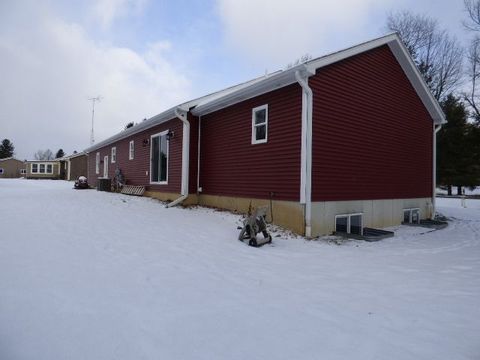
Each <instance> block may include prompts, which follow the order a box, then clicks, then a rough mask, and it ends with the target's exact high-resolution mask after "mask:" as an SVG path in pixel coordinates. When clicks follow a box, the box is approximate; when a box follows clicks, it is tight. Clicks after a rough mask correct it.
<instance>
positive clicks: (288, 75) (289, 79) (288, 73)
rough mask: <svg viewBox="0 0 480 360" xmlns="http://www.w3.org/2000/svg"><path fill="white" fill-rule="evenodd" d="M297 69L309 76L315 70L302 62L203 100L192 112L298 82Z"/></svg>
mask: <svg viewBox="0 0 480 360" xmlns="http://www.w3.org/2000/svg"><path fill="white" fill-rule="evenodd" d="M295 71H300V72H301V73H304V74H305V75H306V76H307V77H308V76H311V75H313V74H314V72H311V71H310V70H309V69H308V68H307V67H306V66H305V64H300V65H297V66H295V67H292V68H290V69H288V70H285V71H282V72H279V73H275V74H274V75H271V76H267V77H264V78H262V79H259V81H256V82H254V83H253V84H252V83H251V84H248V85H247V86H244V87H240V88H236V89H235V91H232V92H228V93H226V94H222V96H219V97H217V98H214V99H211V100H210V101H206V102H203V103H201V104H199V105H198V106H197V107H195V108H194V109H192V114H193V115H195V116H202V115H206V114H209V113H212V112H214V111H217V110H220V109H223V108H225V107H227V106H231V105H234V104H237V103H239V102H242V101H244V100H247V99H251V98H253V97H256V96H259V95H262V94H265V93H268V92H271V91H274V90H276V89H279V88H282V87H285V86H288V85H291V84H293V83H296V82H297V80H296V79H295Z"/></svg>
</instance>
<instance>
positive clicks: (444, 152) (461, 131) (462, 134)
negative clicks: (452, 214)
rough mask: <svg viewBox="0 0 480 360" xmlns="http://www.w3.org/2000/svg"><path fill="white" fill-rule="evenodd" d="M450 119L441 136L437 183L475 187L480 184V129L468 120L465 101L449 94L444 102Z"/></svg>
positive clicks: (439, 137) (449, 190)
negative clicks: (479, 160) (479, 159)
mask: <svg viewBox="0 0 480 360" xmlns="http://www.w3.org/2000/svg"><path fill="white" fill-rule="evenodd" d="M441 105H442V108H443V112H444V113H445V116H446V118H447V121H448V122H447V124H445V125H444V126H443V127H442V129H441V130H440V131H439V132H438V135H437V180H438V183H439V184H441V185H446V186H448V193H449V194H451V187H452V185H453V186H457V189H458V190H457V192H458V193H459V194H460V193H461V188H462V186H469V187H475V186H476V185H478V184H480V167H479V162H478V155H479V153H480V145H479V140H480V129H479V128H478V127H477V126H476V125H474V124H471V123H469V122H468V121H467V118H468V112H467V110H466V109H465V105H464V104H463V102H462V101H461V100H460V99H459V98H456V97H455V96H454V95H452V94H449V95H448V96H447V97H446V98H445V100H444V101H442V103H441Z"/></svg>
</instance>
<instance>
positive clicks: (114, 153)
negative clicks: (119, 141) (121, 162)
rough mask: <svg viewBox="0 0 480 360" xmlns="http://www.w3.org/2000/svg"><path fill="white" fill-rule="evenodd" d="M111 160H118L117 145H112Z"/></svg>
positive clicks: (113, 161) (114, 161)
mask: <svg viewBox="0 0 480 360" xmlns="http://www.w3.org/2000/svg"><path fill="white" fill-rule="evenodd" d="M111 161H112V164H114V163H116V162H117V148H116V147H112V156H111Z"/></svg>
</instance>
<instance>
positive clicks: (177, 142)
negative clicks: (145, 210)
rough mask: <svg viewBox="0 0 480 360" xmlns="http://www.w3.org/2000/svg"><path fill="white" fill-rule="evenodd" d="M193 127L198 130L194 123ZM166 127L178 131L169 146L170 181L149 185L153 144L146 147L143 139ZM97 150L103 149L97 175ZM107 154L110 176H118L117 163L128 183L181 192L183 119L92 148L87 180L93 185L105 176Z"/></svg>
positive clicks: (173, 120) (152, 188)
mask: <svg viewBox="0 0 480 360" xmlns="http://www.w3.org/2000/svg"><path fill="white" fill-rule="evenodd" d="M192 128H193V131H194V132H195V133H196V131H197V130H196V128H195V126H193V127H192ZM165 130H171V131H174V133H175V135H174V137H173V139H171V140H170V143H169V149H168V156H169V159H168V184H167V185H150V144H148V145H147V146H143V140H144V139H149V140H150V136H151V135H153V134H156V133H159V132H162V131H165ZM195 136H196V135H195ZM195 136H194V137H195ZM130 140H134V141H135V157H134V159H133V160H129V159H128V154H129V143H130ZM195 144H196V142H195ZM113 146H116V147H117V162H116V163H115V164H112V163H111V148H112V147H113ZM195 151H196V150H195ZM97 152H100V161H101V163H100V174H98V175H97V174H96V173H95V156H96V153H97ZM105 155H108V161H109V164H108V172H109V177H110V178H113V177H114V176H115V169H116V166H118V167H119V168H120V170H121V171H122V173H123V175H124V176H125V179H126V180H127V184H129V185H144V186H147V189H148V190H159V191H164V192H175V193H180V188H181V172H182V122H181V121H180V120H178V119H172V120H169V121H167V122H165V123H163V124H160V125H157V126H155V127H153V128H151V129H148V130H145V131H142V132H140V133H138V134H134V135H132V136H131V137H127V138H125V139H123V140H120V141H117V142H115V143H113V144H110V145H108V146H105V147H102V148H100V149H98V150H95V151H92V152H91V153H90V154H89V156H88V182H89V183H90V184H91V185H93V186H95V185H96V183H97V178H98V177H102V176H103V158H104V156H105ZM147 171H148V174H147ZM195 176H196V174H195Z"/></svg>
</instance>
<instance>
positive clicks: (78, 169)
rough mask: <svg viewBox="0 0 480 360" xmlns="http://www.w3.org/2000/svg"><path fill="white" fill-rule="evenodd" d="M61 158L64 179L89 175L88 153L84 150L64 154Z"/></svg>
mask: <svg viewBox="0 0 480 360" xmlns="http://www.w3.org/2000/svg"><path fill="white" fill-rule="evenodd" d="M59 160H60V161H61V174H62V175H63V176H62V179H65V180H77V179H78V177H79V176H87V154H85V153H84V152H80V153H76V154H72V155H69V156H64V157H62V158H61V159H59Z"/></svg>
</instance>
